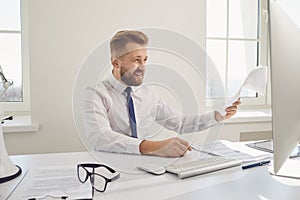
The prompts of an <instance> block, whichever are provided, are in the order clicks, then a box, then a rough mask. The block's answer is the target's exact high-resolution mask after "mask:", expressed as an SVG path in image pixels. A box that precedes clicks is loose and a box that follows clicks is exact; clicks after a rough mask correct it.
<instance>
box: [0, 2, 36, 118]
mask: <svg viewBox="0 0 300 200" xmlns="http://www.w3.org/2000/svg"><path fill="white" fill-rule="evenodd" d="M20 17H21V31H13V32H16V33H17V32H18V33H20V34H21V60H22V62H21V63H22V64H21V65H22V88H23V94H22V95H23V101H21V102H1V104H2V107H3V111H4V114H5V115H7V114H22V115H23V114H30V110H31V107H30V78H29V77H30V75H29V72H30V68H29V66H30V65H29V22H28V1H22V0H20Z"/></svg>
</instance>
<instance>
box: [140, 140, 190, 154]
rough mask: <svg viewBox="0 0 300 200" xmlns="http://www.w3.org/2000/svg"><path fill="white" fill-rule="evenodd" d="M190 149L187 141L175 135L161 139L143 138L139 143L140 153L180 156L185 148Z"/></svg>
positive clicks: (184, 151)
mask: <svg viewBox="0 0 300 200" xmlns="http://www.w3.org/2000/svg"><path fill="white" fill-rule="evenodd" d="M191 149H192V148H191V146H190V145H189V143H188V142H187V141H185V140H183V139H180V138H177V137H174V138H170V139H166V140H162V141H150V140H144V141H142V142H141V144H140V152H141V154H147V155H156V156H162V157H180V156H183V155H184V154H185V153H186V152H187V150H189V151H191Z"/></svg>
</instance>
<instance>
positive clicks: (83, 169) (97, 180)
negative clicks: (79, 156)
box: [77, 163, 120, 196]
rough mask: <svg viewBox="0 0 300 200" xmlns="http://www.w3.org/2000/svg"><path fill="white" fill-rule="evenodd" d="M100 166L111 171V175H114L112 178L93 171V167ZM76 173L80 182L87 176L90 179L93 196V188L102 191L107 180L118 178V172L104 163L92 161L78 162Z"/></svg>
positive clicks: (84, 180) (83, 181)
mask: <svg viewBox="0 0 300 200" xmlns="http://www.w3.org/2000/svg"><path fill="white" fill-rule="evenodd" d="M100 167H103V168H104V169H106V170H107V171H108V172H110V173H112V175H114V176H113V177H112V178H107V177H105V176H103V175H101V174H99V173H95V169H96V168H100ZM91 171H92V172H91ZM77 175H78V179H79V181H80V182H81V183H85V182H86V181H87V179H88V178H89V179H90V182H91V185H92V188H93V196H94V190H96V191H98V192H104V191H105V190H106V186H107V183H108V182H112V181H115V180H117V179H118V178H120V174H119V173H118V172H116V171H115V170H114V169H112V168H110V167H108V166H106V165H101V164H94V163H84V164H78V165H77Z"/></svg>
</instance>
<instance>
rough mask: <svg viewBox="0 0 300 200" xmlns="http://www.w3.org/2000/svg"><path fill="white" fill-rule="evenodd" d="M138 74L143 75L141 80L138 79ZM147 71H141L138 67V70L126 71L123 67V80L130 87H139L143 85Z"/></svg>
mask: <svg viewBox="0 0 300 200" xmlns="http://www.w3.org/2000/svg"><path fill="white" fill-rule="evenodd" d="M136 73H137V74H141V79H140V78H138V77H137V75H136ZM144 73H145V71H144V70H143V69H140V67H138V68H137V69H136V70H134V71H133V70H129V71H126V70H124V68H123V67H121V80H122V81H123V82H124V83H126V84H127V85H130V86H139V85H141V84H142V83H143V76H144Z"/></svg>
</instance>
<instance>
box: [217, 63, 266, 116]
mask: <svg viewBox="0 0 300 200" xmlns="http://www.w3.org/2000/svg"><path fill="white" fill-rule="evenodd" d="M267 73H268V71H267V67H266V66H261V67H256V68H255V69H253V70H252V71H250V72H249V74H248V76H247V77H246V79H245V80H244V83H243V84H242V85H241V87H240V89H239V90H238V91H237V93H236V94H235V95H234V96H232V97H229V98H227V99H226V100H225V101H224V100H223V101H224V102H220V103H219V104H218V103H217V106H216V110H217V111H218V112H219V113H221V115H225V114H226V112H225V108H227V107H228V106H231V105H232V103H234V102H236V101H237V100H238V99H239V97H240V95H241V92H242V89H243V88H245V89H249V90H253V91H255V92H258V93H259V94H260V95H265V90H266V86H267V77H268V74H267ZM221 101H222V100H221Z"/></svg>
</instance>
